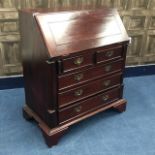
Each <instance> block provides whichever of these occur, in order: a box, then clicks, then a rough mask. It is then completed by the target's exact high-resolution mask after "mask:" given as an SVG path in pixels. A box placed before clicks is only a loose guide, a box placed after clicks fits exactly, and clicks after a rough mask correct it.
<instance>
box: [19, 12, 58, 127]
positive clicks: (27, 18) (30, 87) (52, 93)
mask: <svg viewBox="0 0 155 155" xmlns="http://www.w3.org/2000/svg"><path fill="white" fill-rule="evenodd" d="M20 26H21V36H22V37H21V38H22V44H21V48H22V58H23V73H24V80H25V93H26V104H27V105H28V106H29V107H30V108H31V109H32V110H34V111H35V112H36V113H37V114H38V115H39V116H40V117H41V118H42V119H43V120H44V121H45V122H46V123H47V124H48V125H49V126H50V127H54V126H55V125H56V124H57V119H56V118H57V112H56V90H57V78H56V74H57V70H56V69H57V66H56V62H50V61H47V60H48V54H47V49H46V48H45V46H44V42H43V40H42V38H41V35H40V31H39V29H37V25H36V22H35V21H34V18H33V16H32V15H31V14H25V13H23V12H20Z"/></svg>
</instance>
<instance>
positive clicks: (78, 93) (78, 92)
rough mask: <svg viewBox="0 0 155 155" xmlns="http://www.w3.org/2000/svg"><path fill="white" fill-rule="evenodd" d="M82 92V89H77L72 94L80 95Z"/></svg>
mask: <svg viewBox="0 0 155 155" xmlns="http://www.w3.org/2000/svg"><path fill="white" fill-rule="evenodd" d="M82 94H83V90H82V89H79V90H77V91H75V92H74V96H75V97H78V96H81V95H82Z"/></svg>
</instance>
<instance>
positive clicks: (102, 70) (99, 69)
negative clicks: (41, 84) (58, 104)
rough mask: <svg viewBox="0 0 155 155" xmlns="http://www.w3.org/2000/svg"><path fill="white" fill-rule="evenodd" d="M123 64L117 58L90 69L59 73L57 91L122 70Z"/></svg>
mask: <svg viewBox="0 0 155 155" xmlns="http://www.w3.org/2000/svg"><path fill="white" fill-rule="evenodd" d="M123 65H124V64H123V61H122V60H118V61H114V62H111V63H108V64H104V65H98V66H96V67H92V68H91V69H88V70H84V71H81V72H77V73H73V74H65V75H61V76H59V78H58V89H59V91H61V90H64V89H66V88H70V87H73V86H76V85H78V84H82V83H84V82H87V81H91V80H93V79H97V78H100V77H103V76H107V75H110V74H113V73H115V72H118V71H122V69H123Z"/></svg>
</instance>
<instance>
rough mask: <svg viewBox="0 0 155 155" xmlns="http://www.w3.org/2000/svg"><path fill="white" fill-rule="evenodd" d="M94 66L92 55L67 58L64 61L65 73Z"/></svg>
mask: <svg viewBox="0 0 155 155" xmlns="http://www.w3.org/2000/svg"><path fill="white" fill-rule="evenodd" d="M92 65H93V55H92V53H91V54H84V55H80V56H75V57H72V58H66V59H63V60H62V66H63V67H62V68H63V72H68V71H72V70H75V69H80V68H83V67H88V66H92Z"/></svg>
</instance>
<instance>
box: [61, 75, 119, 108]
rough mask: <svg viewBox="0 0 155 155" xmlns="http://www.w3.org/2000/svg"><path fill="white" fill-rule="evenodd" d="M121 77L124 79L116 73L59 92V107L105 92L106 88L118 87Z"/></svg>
mask: <svg viewBox="0 0 155 155" xmlns="http://www.w3.org/2000/svg"><path fill="white" fill-rule="evenodd" d="M121 79H122V77H121V75H120V74H116V75H113V76H110V77H107V78H101V79H99V80H94V81H92V82H91V83H88V84H85V85H82V86H80V87H76V88H74V89H69V90H68V91H65V92H62V93H59V94H58V104H59V107H63V106H66V105H69V104H72V103H74V102H77V101H79V100H81V99H85V98H87V97H89V96H92V95H95V94H97V93H100V92H103V91H105V90H106V89H110V88H113V87H116V86H118V85H120V84H121ZM92 88H93V89H92Z"/></svg>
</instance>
